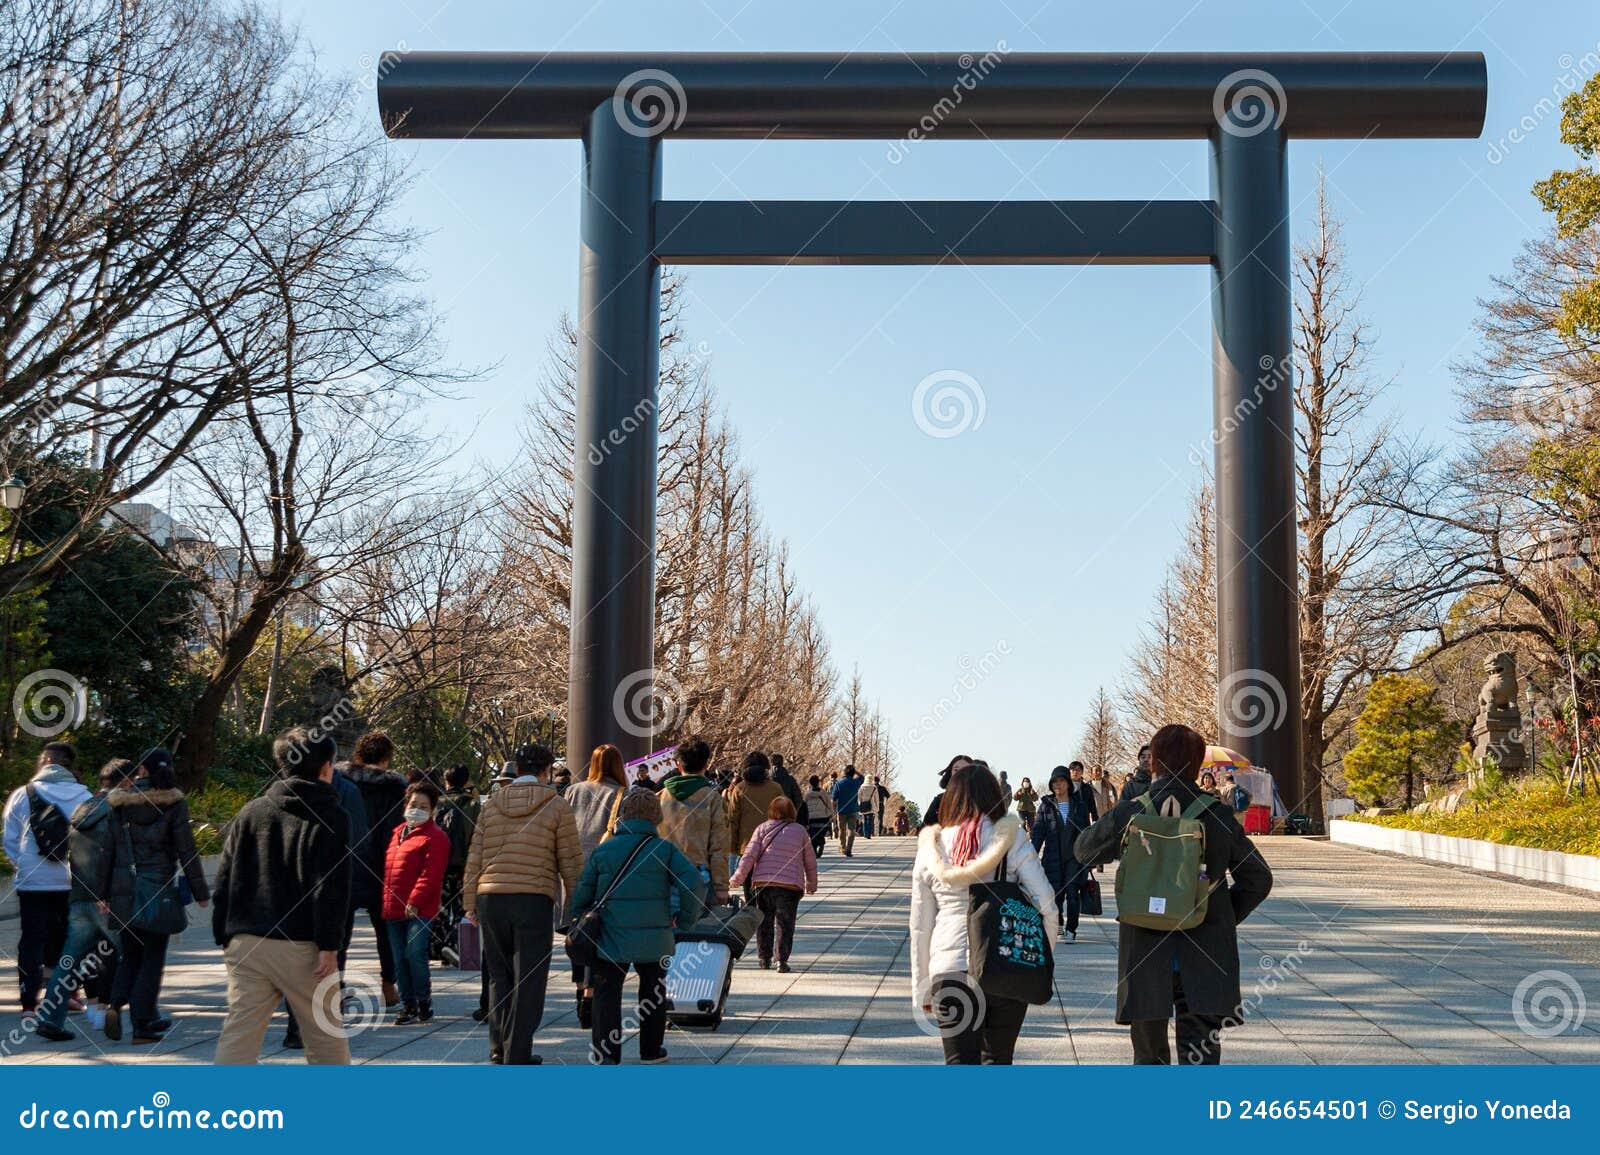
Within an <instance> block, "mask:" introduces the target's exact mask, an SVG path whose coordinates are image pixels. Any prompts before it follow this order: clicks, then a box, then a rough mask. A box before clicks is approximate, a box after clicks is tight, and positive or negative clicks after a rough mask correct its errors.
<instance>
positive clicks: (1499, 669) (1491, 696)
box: [1478, 650, 1517, 714]
mask: <svg viewBox="0 0 1600 1155" xmlns="http://www.w3.org/2000/svg"><path fill="white" fill-rule="evenodd" d="M1483 672H1484V673H1485V674H1487V675H1489V677H1488V679H1487V680H1486V681H1485V682H1484V683H1483V689H1481V690H1479V691H1478V711H1479V713H1480V714H1487V713H1489V712H1491V711H1500V710H1509V709H1511V708H1512V706H1513V704H1514V703H1515V702H1516V700H1517V656H1516V655H1515V654H1513V653H1512V652H1511V651H1510V650H1501V651H1500V652H1499V653H1497V654H1490V655H1489V656H1488V657H1487V658H1485V659H1483Z"/></svg>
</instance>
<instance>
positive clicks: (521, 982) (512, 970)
mask: <svg viewBox="0 0 1600 1155" xmlns="http://www.w3.org/2000/svg"><path fill="white" fill-rule="evenodd" d="M554 918H555V903H554V902H553V901H552V900H551V899H550V897H549V896H548V895H543V894H492V893H491V894H480V895H479V896H478V930H479V932H480V934H481V937H482V939H483V967H484V971H485V973H486V974H487V975H488V979H489V1055H490V1057H491V1058H494V1057H498V1058H499V1059H500V1061H501V1062H503V1063H506V1064H511V1065H515V1064H527V1063H531V1062H533V1032H534V1031H536V1030H538V1029H539V1022H540V1020H541V1019H543V1018H544V994H545V987H546V986H547V985H548V983H549V981H550V950H551V947H552V945H553V944H554V942H555V931H554V929H553V928H554V925H555V923H554Z"/></svg>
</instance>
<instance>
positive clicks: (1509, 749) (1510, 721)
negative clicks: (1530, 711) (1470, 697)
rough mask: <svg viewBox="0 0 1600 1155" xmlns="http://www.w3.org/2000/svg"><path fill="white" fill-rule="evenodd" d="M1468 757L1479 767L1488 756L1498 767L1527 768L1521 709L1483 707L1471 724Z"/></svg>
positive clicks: (1512, 769) (1509, 768)
mask: <svg viewBox="0 0 1600 1155" xmlns="http://www.w3.org/2000/svg"><path fill="white" fill-rule="evenodd" d="M1472 756H1473V758H1475V759H1476V760H1477V762H1478V764H1479V765H1480V766H1481V765H1483V763H1484V762H1485V761H1486V760H1487V759H1490V758H1493V759H1494V761H1495V764H1496V765H1497V766H1499V767H1500V769H1501V770H1504V771H1506V772H1508V773H1509V772H1513V771H1518V770H1526V769H1527V768H1528V747H1527V746H1526V745H1525V744H1524V743H1523V741H1522V711H1521V710H1519V709H1517V708H1516V707H1515V706H1512V707H1511V708H1510V709H1509V710H1487V711H1485V712H1484V713H1482V714H1479V715H1478V720H1477V722H1475V723H1474V724H1473V727H1472Z"/></svg>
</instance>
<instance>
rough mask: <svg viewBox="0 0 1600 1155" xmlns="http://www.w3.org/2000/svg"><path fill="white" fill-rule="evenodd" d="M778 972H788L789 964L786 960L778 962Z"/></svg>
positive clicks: (783, 973)
mask: <svg viewBox="0 0 1600 1155" xmlns="http://www.w3.org/2000/svg"><path fill="white" fill-rule="evenodd" d="M778 973H779V974H780V975H786V974H788V973H789V964H788V963H787V962H781V963H779V964H778Z"/></svg>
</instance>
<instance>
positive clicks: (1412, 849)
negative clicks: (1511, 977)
mask: <svg viewBox="0 0 1600 1155" xmlns="http://www.w3.org/2000/svg"><path fill="white" fill-rule="evenodd" d="M1328 837H1329V838H1330V839H1332V840H1333V841H1334V842H1344V843H1348V844H1349V845H1351V846H1364V847H1366V848H1367V849H1368V850H1387V851H1389V852H1390V853H1393V854H1408V855H1410V856H1411V857H1413V858H1426V859H1428V860H1430V861H1432V862H1448V863H1450V864H1451V865H1453V866H1466V867H1471V868H1472V869H1473V870H1488V871H1492V872H1494V873H1495V874H1509V875H1512V876H1514V877H1516V878H1525V879H1527V880H1528V881H1530V882H1550V883H1554V884H1556V885H1557V886H1570V887H1573V888H1574V889H1577V890H1593V891H1596V892H1600V858H1596V857H1594V856H1592V855H1588V854H1562V853H1561V852H1560V851H1556V850H1535V849H1534V848H1533V847H1531V846H1506V845H1503V844H1502V843H1499V842H1483V841H1480V840H1479V839H1476V838H1450V837H1447V836H1445V835H1443V834H1426V833H1424V832H1422V831H1420V830H1397V829H1395V828H1394V827H1392V826H1377V825H1375V824H1373V823H1371V822H1345V821H1339V820H1335V821H1333V822H1330V823H1328Z"/></svg>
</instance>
